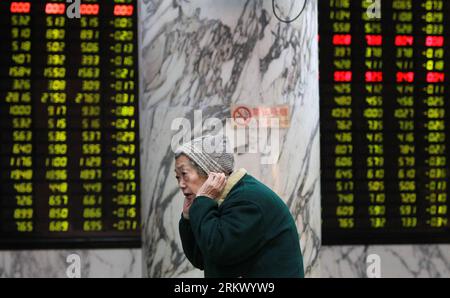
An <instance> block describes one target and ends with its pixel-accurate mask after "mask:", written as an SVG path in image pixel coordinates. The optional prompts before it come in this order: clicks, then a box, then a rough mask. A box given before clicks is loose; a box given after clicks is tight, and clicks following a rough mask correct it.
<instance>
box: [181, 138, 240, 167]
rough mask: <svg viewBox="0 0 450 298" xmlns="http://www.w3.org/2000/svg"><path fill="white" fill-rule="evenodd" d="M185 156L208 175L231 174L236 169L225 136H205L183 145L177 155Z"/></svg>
mask: <svg viewBox="0 0 450 298" xmlns="http://www.w3.org/2000/svg"><path fill="white" fill-rule="evenodd" d="M179 154H185V155H186V156H187V157H189V158H190V159H191V160H192V161H193V162H195V163H196V164H197V165H198V166H199V167H200V168H201V169H202V170H203V171H205V172H206V174H209V173H210V172H216V173H225V174H227V175H228V174H231V173H232V172H233V169H234V156H233V151H232V150H231V149H230V146H229V143H228V139H227V138H226V137H225V136H224V135H216V136H211V135H208V136H204V137H200V138H197V139H194V140H192V141H190V142H187V143H185V144H183V145H181V146H180V147H179V148H178V149H177V150H176V152H175V155H176V156H177V155H179Z"/></svg>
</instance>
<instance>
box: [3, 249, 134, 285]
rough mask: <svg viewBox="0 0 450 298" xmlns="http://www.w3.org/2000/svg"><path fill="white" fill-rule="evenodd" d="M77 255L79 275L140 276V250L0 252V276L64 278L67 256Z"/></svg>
mask: <svg viewBox="0 0 450 298" xmlns="http://www.w3.org/2000/svg"><path fill="white" fill-rule="evenodd" d="M71 254H77V255H78V256H79V257H80V265H81V266H80V273H81V277H82V278H125V277H126V278H138V277H141V276H142V266H141V264H142V255H141V250H140V249H114V250H33V251H26V250H21V251H0V278H5V277H8V278H12V277H15V278H67V274H66V271H67V268H68V266H69V265H70V264H69V263H68V262H67V261H66V260H67V256H69V255H71Z"/></svg>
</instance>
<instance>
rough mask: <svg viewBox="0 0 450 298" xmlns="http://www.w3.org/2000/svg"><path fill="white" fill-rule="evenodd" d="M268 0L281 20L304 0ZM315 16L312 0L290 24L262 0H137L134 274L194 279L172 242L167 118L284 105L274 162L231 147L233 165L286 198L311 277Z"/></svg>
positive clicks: (314, 267)
mask: <svg viewBox="0 0 450 298" xmlns="http://www.w3.org/2000/svg"><path fill="white" fill-rule="evenodd" d="M276 2H280V8H279V10H278V14H279V15H280V16H281V17H284V18H286V19H288V18H291V17H295V16H296V15H297V14H298V13H299V12H300V10H301V8H302V6H303V3H304V1H303V0H302V1H293V0H292V1H288V0H286V1H284V0H283V1H276ZM281 4H283V5H282V6H281ZM317 22H318V20H317V1H316V0H308V2H307V5H306V7H305V11H304V13H303V14H302V15H301V16H300V17H299V18H298V19H297V20H295V21H294V22H292V23H290V24H285V23H281V22H280V21H278V20H277V19H276V18H275V17H274V14H273V12H272V1H271V0H227V1H223V0H197V1H184V0H174V1H168V0H143V1H140V26H139V27H140V28H139V34H140V63H139V64H140V75H141V95H140V118H141V119H140V125H141V132H140V135H141V179H142V187H141V188H142V220H143V254H142V257H143V262H144V268H143V273H144V276H147V277H202V276H203V273H202V272H200V271H198V270H194V269H193V267H192V266H191V265H190V263H189V262H188V261H187V259H186V258H185V256H184V253H183V251H182V248H181V242H180V239H179V233H178V220H179V218H180V214H181V208H182V202H183V198H182V196H181V193H180V192H179V190H178V188H177V185H176V180H175V177H174V173H173V171H174V156H173V152H172V150H171V146H170V144H171V139H172V136H173V135H174V134H175V131H172V130H171V125H172V123H173V120H174V119H175V118H177V117H183V118H187V119H189V120H190V121H191V123H192V124H195V123H194V121H193V119H194V114H195V111H199V110H200V111H201V112H202V117H203V119H206V118H209V117H217V118H219V119H222V120H224V119H226V118H230V114H231V112H230V107H231V106H232V105H233V104H246V105H251V106H258V105H259V106H261V105H262V106H274V105H282V104H285V105H288V106H289V107H290V112H291V123H290V127H289V128H286V129H282V130H281V132H280V155H279V157H278V159H277V162H275V164H269V165H265V164H261V158H262V154H240V155H238V156H237V163H238V166H239V167H245V168H247V169H248V170H249V171H250V174H252V175H254V176H255V177H257V178H259V179H260V180H262V181H263V182H264V183H266V184H267V185H268V186H269V187H271V188H273V189H274V191H276V192H277V193H278V194H279V195H280V196H281V197H282V198H283V199H284V200H285V201H286V202H287V204H288V206H289V207H290V210H291V212H292V214H293V216H294V218H295V220H296V222H297V225H298V229H299V232H300V233H301V247H302V250H303V254H304V261H305V269H306V273H307V276H318V250H319V249H320V239H321V235H320V179H319V175H320V151H319V89H318V48H317V35H318V30H317ZM196 131H201V129H200V128H199V127H197V128H196Z"/></svg>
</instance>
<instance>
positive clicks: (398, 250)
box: [320, 245, 450, 278]
mask: <svg viewBox="0 0 450 298" xmlns="http://www.w3.org/2000/svg"><path fill="white" fill-rule="evenodd" d="M370 254H377V255H379V256H380V259H381V277H383V278H428V277H445V278H450V245H393V246H390V245H380V246H326V247H322V249H321V251H320V262H321V276H322V277H337V278H341V277H345V278H349V277H354V278H364V277H367V273H366V270H367V264H366V258H367V256H368V255H370Z"/></svg>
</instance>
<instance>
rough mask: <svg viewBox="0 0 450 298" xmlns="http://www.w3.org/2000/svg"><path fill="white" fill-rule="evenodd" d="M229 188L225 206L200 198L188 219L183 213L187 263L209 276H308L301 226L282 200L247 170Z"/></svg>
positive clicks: (193, 205) (182, 239)
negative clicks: (301, 247) (302, 250)
mask: <svg viewBox="0 0 450 298" xmlns="http://www.w3.org/2000/svg"><path fill="white" fill-rule="evenodd" d="M229 180H230V179H229ZM228 184H229V183H227V186H230V185H228ZM229 188H230V189H229V190H228V191H227V192H228V193H227V195H226V197H225V199H224V200H223V202H221V204H218V203H217V202H216V201H214V200H212V199H210V198H208V197H203V196H199V197H197V198H196V199H195V201H194V203H193V204H192V206H191V208H190V210H189V220H187V219H184V218H183V216H182V217H181V219H180V223H179V229H180V236H181V241H182V245H183V250H184V252H185V254H186V256H187V258H188V259H189V261H190V262H191V263H192V264H193V265H194V266H195V267H197V268H199V269H201V270H204V271H205V277H261V278H271V277H280V278H283V277H304V271H303V258H302V254H301V250H300V245H299V236H298V232H297V228H296V226H295V222H294V220H293V218H292V215H291V213H290V212H289V209H288V207H287V206H286V204H285V203H284V202H283V201H282V200H281V198H280V197H279V196H278V195H276V194H275V193H274V192H273V191H272V190H271V189H269V188H268V187H267V186H265V185H264V184H262V183H261V182H259V181H258V180H256V179H255V178H253V177H252V176H250V175H248V174H243V175H242V177H240V178H239V180H238V181H235V182H234V183H233V184H232V185H231V187H229Z"/></svg>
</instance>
